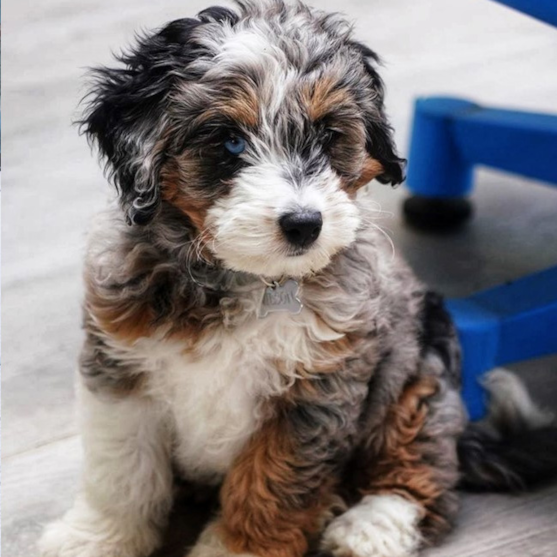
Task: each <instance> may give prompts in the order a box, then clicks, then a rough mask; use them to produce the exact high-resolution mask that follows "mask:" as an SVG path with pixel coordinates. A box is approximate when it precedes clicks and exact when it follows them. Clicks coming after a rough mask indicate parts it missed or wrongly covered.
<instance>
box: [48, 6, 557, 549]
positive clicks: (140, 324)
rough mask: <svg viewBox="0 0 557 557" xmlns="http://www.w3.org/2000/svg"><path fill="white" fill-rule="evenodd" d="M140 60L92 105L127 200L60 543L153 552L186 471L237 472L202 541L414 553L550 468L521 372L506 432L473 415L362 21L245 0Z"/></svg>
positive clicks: (165, 35) (138, 55)
mask: <svg viewBox="0 0 557 557" xmlns="http://www.w3.org/2000/svg"><path fill="white" fill-rule="evenodd" d="M120 62H121V64H122V65H121V66H120V67H119V68H116V69H108V68H103V69H99V70H97V71H96V74H95V75H96V80H95V84H94V87H93V89H92V91H91V94H90V97H89V100H90V104H89V107H88V110H87V112H86V114H85V116H84V120H83V126H84V130H85V132H86V133H87V134H88V136H89V137H90V138H91V139H92V140H94V141H95V142H96V143H97V145H98V147H99V149H100V153H101V155H102V156H103V157H104V159H105V160H106V163H107V167H108V169H109V172H110V174H111V177H112V179H113V181H114V183H115V184H116V187H117V189H118V192H119V196H120V207H118V208H114V209H113V210H110V211H109V212H108V213H107V214H105V215H104V217H103V218H101V219H100V220H99V222H98V226H97V227H96V230H95V231H94V232H93V234H92V238H91V241H90V247H89V251H88V257H87V262H86V267H85V282H86V298H85V319H84V322H85V331H86V340H85V345H84V347H83V352H82V355H81V360H80V376H79V389H78V392H79V399H80V407H81V420H82V432H83V441H84V444H85V470H84V480H83V485H82V491H81V494H80V495H79V498H78V500H77V502H76V504H75V506H74V507H73V508H72V509H71V510H70V511H69V512H68V513H67V514H66V515H65V517H64V518H63V519H62V520H61V521H59V522H57V523H55V524H53V525H51V526H50V527H49V528H48V529H47V531H46V533H45V534H44V536H43V538H42V540H41V542H40V547H41V552H42V553H41V554H42V556H43V557H141V556H147V555H148V554H150V553H151V552H152V551H153V550H154V549H155V548H156V547H157V546H158V544H159V543H160V541H161V530H162V528H163V527H164V525H165V521H166V519H167V514H168V511H169V509H170V507H171V504H172V494H173V477H174V473H178V474H180V475H181V476H182V477H183V478H184V479H185V480H187V481H188V482H190V483H191V484H192V485H194V486H204V485H212V486H219V488H220V509H219V512H218V515H217V516H215V517H214V520H213V521H212V522H211V523H210V524H209V525H208V526H207V528H206V530H205V531H204V532H203V533H202V535H201V537H200V539H199V541H198V542H197V545H196V546H195V547H194V548H193V549H192V550H191V555H193V556H195V557H217V556H218V557H225V556H229V555H233V554H243V555H251V556H257V557H301V556H302V555H304V553H305V552H306V551H308V550H314V551H319V552H323V553H325V554H334V555H335V556H339V557H344V556H346V557H404V556H409V555H414V554H415V553H416V552H417V551H418V550H419V548H420V547H422V546H424V545H427V544H430V543H432V542H434V541H435V540H437V539H438V538H439V537H440V536H441V535H442V534H444V533H445V532H446V531H447V530H448V528H449V527H450V524H451V521H452V520H453V518H454V516H455V512H456V509H457V495H456V491H455V488H456V486H457V483H458V482H459V481H460V480H461V479H462V481H464V482H466V483H468V484H469V485H472V486H475V487H478V488H481V487H482V486H491V487H494V488H501V489H503V488H505V487H512V486H517V485H520V484H521V482H523V481H525V480H528V479H529V478H530V477H531V476H537V475H538V473H539V474H540V475H541V473H542V472H543V471H544V470H545V469H546V468H547V469H549V468H550V465H549V463H548V459H545V460H539V461H538V460H535V459H532V461H531V462H530V463H528V459H524V458H523V456H524V455H523V454H522V453H520V452H519V451H518V450H515V451H514V452H513V451H508V450H507V451H506V452H501V453H500V454H499V452H498V451H499V449H501V448H502V447H505V446H506V445H505V443H506V439H505V438H504V435H506V434H508V432H509V431H510V430H512V429H513V424H514V425H516V428H518V427H519V425H520V424H522V426H523V427H529V426H530V425H538V426H543V425H544V424H545V423H546V422H547V421H548V419H547V417H546V416H544V415H542V414H539V412H537V411H536V410H535V408H533V407H531V406H530V405H529V404H530V403H529V400H528V399H527V397H526V395H525V393H524V391H523V390H522V388H521V387H520V385H519V384H517V383H513V381H512V379H511V377H509V376H508V375H506V374H505V373H504V372H499V373H498V374H496V375H495V376H494V378H493V381H492V382H494V383H499V384H500V385H501V386H503V387H506V389H507V391H506V392H507V395H506V396H505V397H503V398H504V401H505V405H503V404H500V405H499V406H498V414H497V415H498V416H499V417H501V416H503V417H504V418H505V419H506V421H507V427H506V429H505V430H504V431H505V432H506V433H505V434H503V433H499V432H498V431H497V430H488V429H485V430H484V429H481V428H479V427H475V428H473V429H472V428H468V429H466V428H465V424H466V418H465V413H464V411H463V406H462V403H461V400H460V397H459V348H458V345H457V342H456V340H455V334H454V330H453V327H452V325H451V322H450V320H449V318H448V316H447V314H446V313H445V311H444V309H443V306H442V303H441V301H440V299H439V298H438V297H436V296H435V295H433V294H431V293H428V292H427V291H426V289H425V288H424V286H423V285H422V284H420V283H419V282H418V281H417V280H416V279H415V278H414V277H413V276H412V274H411V272H410V271H409V270H408V269H407V268H406V267H405V266H404V265H403V264H402V263H401V262H400V261H398V260H397V259H393V258H392V254H391V250H390V247H389V246H388V244H387V243H386V242H385V239H384V237H383V236H382V234H381V232H380V231H379V229H378V227H377V226H376V224H375V223H374V213H373V210H370V209H368V207H367V206H368V205H369V204H370V201H369V198H368V197H367V196H366V195H364V194H363V192H361V191H360V189H361V188H362V186H364V185H365V184H367V183H368V182H369V181H370V180H372V179H377V180H378V181H380V182H383V183H390V184H397V183H399V182H401V181H402V179H403V170H402V160H401V159H400V158H399V157H398V156H397V154H396V151H395V148H394V145H393V141H392V136H391V130H390V127H389V124H388V122H387V120H386V117H385V113H384V108H383V86H382V83H381V80H380V78H379V76H378V74H377V56H376V55H375V54H374V53H373V52H372V51H371V50H369V49H368V48H367V47H365V46H363V45H362V44H360V43H358V42H356V41H355V40H354V39H353V38H352V35H351V27H350V25H348V24H347V23H346V22H345V21H344V20H343V19H342V18H341V17H339V16H338V15H335V14H332V15H331V14H326V13H323V12H321V11H318V10H314V9H312V8H309V7H307V6H305V5H303V4H301V3H298V2H295V3H293V4H291V5H287V4H285V3H283V2H282V0H264V1H257V2H255V1H253V2H251V1H239V2H237V5H236V6H235V8H234V9H228V8H221V7H215V8H210V9H207V10H205V11H203V12H201V13H200V14H199V15H198V16H197V17H196V18H194V19H181V20H177V21H174V22H172V23H170V24H168V25H167V26H166V27H164V28H163V29H161V30H160V31H158V32H157V33H155V34H153V35H150V36H148V37H145V38H143V39H141V40H140V41H139V42H138V44H137V45H136V46H135V47H134V49H133V50H131V51H129V52H128V53H127V54H124V55H122V56H121V57H120ZM509 418H510V420H509ZM502 431H503V430H502ZM540 431H542V432H545V434H547V433H548V431H554V430H549V429H547V428H546V429H543V430H540ZM554 438H555V435H553V439H554ZM468 446H470V447H471V449H473V450H470V451H468V450H467V447H468ZM517 451H518V452H517ZM517 454H518V455H519V457H520V458H519V460H520V459H521V460H520V463H521V468H520V469H519V470H514V469H513V468H512V461H511V457H512V456H513V455H514V456H516V455H517ZM459 455H460V457H459ZM459 460H460V465H459ZM459 466H460V468H461V469H462V470H463V471H464V472H463V476H462V478H461V475H460V473H459Z"/></svg>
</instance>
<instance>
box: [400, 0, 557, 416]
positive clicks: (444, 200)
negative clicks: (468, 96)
mask: <svg viewBox="0 0 557 557" xmlns="http://www.w3.org/2000/svg"><path fill="white" fill-rule="evenodd" d="M496 1H498V2H500V3H502V4H506V5H508V6H510V7H513V8H515V9H518V10H521V11H523V12H525V13H527V14H529V15H532V16H534V17H537V18H538V19H541V20H542V21H545V22H546V23H550V24H552V25H554V26H556V27H557V0H496ZM408 162H409V164H408V176H407V185H408V188H409V189H410V191H411V192H412V194H413V196H412V197H411V198H410V199H408V200H407V201H406V203H405V215H406V218H407V219H408V220H409V221H410V222H411V223H413V224H414V225H416V226H421V227H423V228H446V227H448V226H450V225H454V224H459V223H461V222H463V221H464V220H465V219H467V218H468V217H469V215H470V205H469V201H468V200H467V199H466V197H465V196H466V195H467V194H468V193H470V191H471V189H472V170H473V167H474V166H475V165H477V164H482V165H486V166H490V167H494V168H498V169H502V170H506V171H510V172H514V173H517V174H521V175H524V176H527V177H530V178H535V179H537V180H542V181H545V182H548V183H549V184H550V185H554V186H555V185H557V115H548V114H537V113H531V112H517V111H510V110H501V109H493V108H485V107H482V106H479V105H477V104H475V103H472V102H469V101H466V100H462V99H455V98H440V97H438V98H424V99H418V100H417V101H416V105H415V112H414V123H413V129H412V137H411V144H410V153H409V161H408ZM556 218H557V215H556ZM556 251H557V246H556ZM447 305H448V309H449V311H450V312H451V313H452V315H453V318H454V320H455V323H456V325H457V329H458V333H459V337H460V341H461V343H462V347H463V396H464V399H465V402H466V404H467V407H468V411H469V414H470V417H471V418H472V419H478V418H481V417H482V416H483V415H484V413H485V402H486V401H485V394H484V391H483V389H482V387H481V385H480V382H479V381H478V379H479V377H480V376H481V374H483V373H484V372H486V371H488V370H490V369H492V368H493V367H495V366H499V365H504V364H508V363H512V362H517V361H520V360H526V359H530V358H535V357H541V356H544V355H548V354H552V353H557V267H554V268H551V269H549V270H546V271H543V272H541V273H538V274H535V275H532V276H528V277H526V278H522V279H520V280H517V281H515V282H512V283H510V284H505V285H503V286H499V287H496V288H493V289H491V290H488V291H485V292H481V293H479V294H476V295H474V296H471V297H469V298H464V299H453V300H448V302H447Z"/></svg>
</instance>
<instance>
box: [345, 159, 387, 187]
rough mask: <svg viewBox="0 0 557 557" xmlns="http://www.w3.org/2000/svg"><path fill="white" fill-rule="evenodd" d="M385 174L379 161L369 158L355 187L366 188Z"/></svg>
mask: <svg viewBox="0 0 557 557" xmlns="http://www.w3.org/2000/svg"><path fill="white" fill-rule="evenodd" d="M383 172H385V169H384V168H383V166H382V165H381V163H380V162H379V161H378V160H375V159H372V158H371V157H367V158H366V160H365V161H364V164H363V167H362V173H361V174H360V177H359V178H358V179H357V180H356V182H355V184H354V186H353V187H356V188H360V187H362V186H365V185H366V184H367V183H368V182H371V180H373V179H374V178H376V177H377V176H379V175H380V174H383Z"/></svg>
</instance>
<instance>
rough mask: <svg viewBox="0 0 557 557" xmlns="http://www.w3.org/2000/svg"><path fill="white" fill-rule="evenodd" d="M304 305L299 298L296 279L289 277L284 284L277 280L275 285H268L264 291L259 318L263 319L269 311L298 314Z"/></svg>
mask: <svg viewBox="0 0 557 557" xmlns="http://www.w3.org/2000/svg"><path fill="white" fill-rule="evenodd" d="M303 307H304V306H303V305H302V302H301V300H300V298H298V283H297V282H296V281H295V280H294V279H288V280H287V281H286V282H285V283H284V284H279V283H278V282H275V283H274V284H273V286H267V287H266V288H265V291H264V292H263V298H261V305H260V306H259V318H260V319H263V318H264V317H267V315H269V313H275V312H278V311H289V312H290V313H294V314H298V313H300V312H301V311H302V308H303Z"/></svg>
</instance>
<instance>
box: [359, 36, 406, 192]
mask: <svg viewBox="0 0 557 557" xmlns="http://www.w3.org/2000/svg"><path fill="white" fill-rule="evenodd" d="M352 46H354V47H355V48H356V50H357V51H358V52H359V53H360V55H361V57H362V61H363V64H364V68H365V71H366V73H367V75H368V77H369V78H370V82H371V84H370V87H371V91H369V96H370V98H371V99H372V103H371V106H368V107H367V110H366V136H367V140H366V149H367V151H368V153H369V154H370V156H371V157H372V158H373V159H375V160H377V161H379V162H380V163H381V166H382V167H383V169H384V172H382V173H381V174H379V175H378V176H376V179H377V180H379V181H380V182H382V183H383V184H392V185H396V184H400V183H401V182H402V181H403V180H404V166H405V164H406V160H405V159H402V158H400V157H399V156H398V154H397V150H396V146H395V143H394V141H393V129H392V128H391V125H390V124H389V121H388V119H387V116H386V115H385V109H384V105H383V99H384V86H383V80H382V79H381V77H380V76H379V74H378V72H377V70H376V69H375V67H374V64H377V63H379V57H378V56H377V54H376V53H375V52H373V51H372V50H371V49H369V48H368V47H367V46H365V45H363V44H361V43H356V42H354V43H352Z"/></svg>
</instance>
